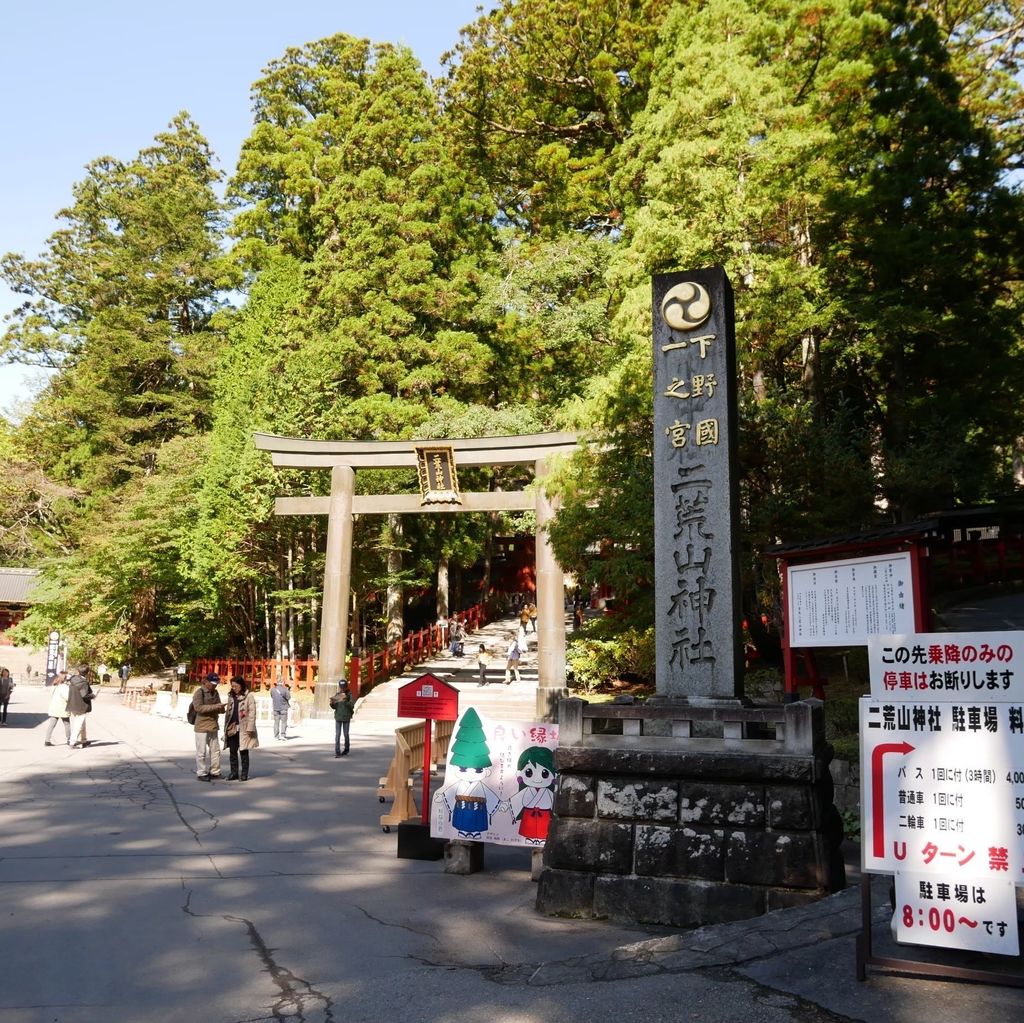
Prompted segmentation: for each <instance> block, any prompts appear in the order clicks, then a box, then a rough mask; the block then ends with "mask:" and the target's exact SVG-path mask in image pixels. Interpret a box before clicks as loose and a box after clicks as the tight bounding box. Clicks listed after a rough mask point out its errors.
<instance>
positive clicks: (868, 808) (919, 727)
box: [860, 697, 1024, 884]
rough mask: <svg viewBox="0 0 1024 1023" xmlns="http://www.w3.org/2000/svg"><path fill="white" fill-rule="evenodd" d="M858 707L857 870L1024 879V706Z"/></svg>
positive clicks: (865, 703)
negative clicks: (861, 836) (860, 836)
mask: <svg viewBox="0 0 1024 1023" xmlns="http://www.w3.org/2000/svg"><path fill="white" fill-rule="evenodd" d="M860 711H861V714H860V729H861V737H860V743H861V787H862V788H861V813H862V829H863V834H864V839H863V842H862V845H861V858H862V864H863V868H864V870H865V871H871V870H874V871H879V872H882V873H891V872H894V871H896V870H909V871H917V872H921V873H925V874H929V873H931V872H935V873H942V874H944V875H952V877H953V878H954V879H955V880H956V881H957V882H959V883H966V881H965V880H964V879H965V878H966V877H967V876H979V877H989V878H992V877H1003V878H1009V879H1010V880H1011V881H1013V882H1014V883H1015V884H1024V704H1008V703H981V702H979V703H974V702H968V701H964V702H962V703H955V704H950V703H938V702H935V703H924V702H921V703H893V702H890V703H887V702H885V701H881V700H875V699H873V698H871V697H864V698H863V699H862V700H861V704H860ZM961 875H963V876H962V877H961Z"/></svg>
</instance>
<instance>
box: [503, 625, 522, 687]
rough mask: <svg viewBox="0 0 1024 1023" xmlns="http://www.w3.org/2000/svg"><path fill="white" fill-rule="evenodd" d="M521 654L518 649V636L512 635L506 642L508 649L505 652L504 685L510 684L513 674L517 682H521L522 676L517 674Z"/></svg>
mask: <svg viewBox="0 0 1024 1023" xmlns="http://www.w3.org/2000/svg"><path fill="white" fill-rule="evenodd" d="M521 656H522V651H521V650H520V649H519V638H518V637H517V636H513V637H512V638H511V639H510V640H509V643H508V651H507V652H506V654H505V685H507V686H508V685H511V684H512V675H513V674H514V675H515V677H516V681H517V682H522V681H523V679H522V676H520V674H519V658H520V657H521Z"/></svg>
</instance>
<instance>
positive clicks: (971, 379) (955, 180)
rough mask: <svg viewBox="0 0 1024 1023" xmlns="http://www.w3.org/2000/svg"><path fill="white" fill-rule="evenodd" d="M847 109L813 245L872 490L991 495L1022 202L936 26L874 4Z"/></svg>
mask: <svg viewBox="0 0 1024 1023" xmlns="http://www.w3.org/2000/svg"><path fill="white" fill-rule="evenodd" d="M885 10H886V13H887V24H886V25H885V27H884V29H883V30H881V31H879V32H878V33H877V34H875V35H874V38H873V42H874V45H873V46H872V52H873V54H874V61H873V63H874V69H873V74H872V78H871V81H870V88H869V90H868V91H867V93H866V96H865V102H864V108H863V111H862V116H860V117H858V119H857V123H856V125H854V126H853V127H851V129H850V130H849V131H848V132H847V133H846V134H845V135H844V137H843V140H842V141H843V153H842V156H843V167H844V169H845V170H846V174H845V175H844V176H843V178H842V179H840V180H839V181H837V182H836V183H835V185H834V187H833V188H832V189H831V190H830V193H829V196H828V199H827V206H828V214H829V215H828V217H827V218H823V223H822V231H821V236H822V241H823V243H824V244H825V246H826V247H827V252H828V263H829V275H828V280H829V284H830V289H831V291H832V293H833V295H835V296H836V299H837V303H836V304H837V306H839V307H840V308H841V309H842V315H843V319H844V320H845V321H846V322H847V323H848V324H850V325H855V327H854V328H853V329H852V330H847V331H845V332H844V339H843V340H844V348H843V351H842V352H841V353H840V355H839V357H838V361H839V362H840V363H841V365H840V367H839V372H840V373H841V374H842V375H843V376H844V377H845V378H846V379H847V380H849V379H850V378H852V379H853V380H854V381H855V383H856V386H857V389H858V390H859V391H860V392H861V393H862V394H863V395H864V398H865V403H864V407H865V414H866V416H867V418H868V421H869V422H870V423H871V426H872V428H873V429H874V430H875V431H876V434H877V437H878V444H877V449H876V450H877V453H878V455H879V461H880V467H881V470H882V472H881V478H880V481H879V483H880V487H881V492H882V494H883V495H884V497H885V499H886V501H887V503H888V505H889V506H890V508H891V509H892V512H893V514H894V515H895V516H896V517H898V518H901V519H904V520H909V519H912V518H914V517H915V516H917V515H919V514H922V513H926V512H928V511H931V510H934V509H936V508H941V507H948V506H949V505H951V504H953V503H957V502H961V501H965V500H966V501H967V502H970V501H971V500H978V498H984V497H986V496H988V495H990V494H992V493H998V492H999V491H1001V490H1005V487H1006V482H1007V481H1006V479H1005V477H1004V478H1001V474H1004V473H1005V472H1006V471H1007V469H1008V466H1006V464H1005V463H1002V464H1001V459H1000V453H1001V452H1005V451H1007V450H1009V449H1010V447H1011V445H1012V444H1013V441H1014V438H1016V437H1017V436H1019V435H1020V432H1021V429H1022V420H1021V412H1020V409H1021V373H1022V369H1024V366H1022V363H1021V347H1020V336H1021V303H1020V296H1019V294H1017V295H1015V294H1014V291H1013V285H1014V283H1015V282H1016V281H1018V280H1019V278H1020V272H1021V268H1022V267H1021V258H1022V257H1021V254H1022V252H1024V233H1022V212H1024V208H1022V205H1021V196H1020V195H1019V194H1016V193H1014V192H1013V191H1011V189H1009V188H1007V187H1006V186H1004V185H1001V184H1000V180H1001V178H1002V175H1003V172H1004V170H1005V167H1004V166H1003V165H1001V164H1000V162H999V159H998V155H999V154H998V149H997V147H996V146H995V145H994V144H993V141H992V138H991V135H990V133H989V132H988V131H987V130H986V129H985V128H984V127H979V125H978V124H977V123H976V118H975V116H974V114H973V113H972V111H971V109H970V108H969V106H967V105H966V104H965V103H963V101H962V98H963V90H962V88H961V87H960V84H959V83H958V81H957V79H956V76H955V74H954V72H953V66H952V62H951V60H950V56H949V53H948V50H947V49H946V47H945V45H944V43H943V40H942V36H941V33H940V30H939V26H938V25H937V24H936V22H935V21H934V20H933V18H932V17H931V16H930V15H929V14H927V13H921V12H919V11H915V10H913V9H911V8H910V7H908V5H907V4H905V3H902V2H899V3H893V4H891V5H890V6H889V7H888V8H886V9H885Z"/></svg>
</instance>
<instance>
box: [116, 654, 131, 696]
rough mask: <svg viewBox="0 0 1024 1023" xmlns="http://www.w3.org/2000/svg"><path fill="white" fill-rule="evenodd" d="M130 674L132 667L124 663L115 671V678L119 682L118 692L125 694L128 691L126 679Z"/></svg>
mask: <svg viewBox="0 0 1024 1023" xmlns="http://www.w3.org/2000/svg"><path fill="white" fill-rule="evenodd" d="M131 673H132V666H131V665H130V664H129V663H128V662H127V661H125V662H124V664H122V665H121V667H120V668H118V669H117V677H118V678H119V679H120V680H121V687H120V689H119V690H118V692H121V693H123V692H126V691H127V689H128V679H129V677H130V676H131Z"/></svg>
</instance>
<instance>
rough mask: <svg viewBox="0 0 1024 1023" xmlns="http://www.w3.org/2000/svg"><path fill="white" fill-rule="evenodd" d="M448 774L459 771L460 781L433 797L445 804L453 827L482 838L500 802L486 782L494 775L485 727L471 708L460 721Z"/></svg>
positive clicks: (460, 831)
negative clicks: (487, 778) (490, 775)
mask: <svg viewBox="0 0 1024 1023" xmlns="http://www.w3.org/2000/svg"><path fill="white" fill-rule="evenodd" d="M448 762H449V771H451V769H452V768H453V767H455V768H458V774H457V779H458V780H457V781H456V782H455V783H454V784H452V785H446V786H445V787H444V788H443V789H441V791H440V792H438V794H437V795H436V796H435V797H434V798H435V800H436V799H441V800H442V801H443V802H444V806H445V809H446V810H447V811H448V813H449V815H450V817H451V822H452V827H453V828H454V829H455V830H456V831H457V832H458V833H459V834H460V835H461V836H462V837H463V838H480V837H481V835H482V834H483V833H484V832H485V831H486V830H487V829H488V827H489V826H490V823H491V817H492V816H493V815H494V811H495V810H496V809H497V808H498V805H499V803H500V802H501V799H500V798H499V796H498V794H497V793H496V792H494V790H493V789H491V788H489V787H488V786H486V785H484V783H483V779H484V778H486V777H487V776H488V775H489V774H490V773H491V751H490V750H489V749H488V747H487V740H486V738H485V737H484V730H483V725H482V724H481V723H480V717H479V715H478V714H477V712H476V711H475V710H474V709H473V708H472V707H470V708H469V710H467V711H466V713H465V714H463V715H462V719H461V720H460V722H459V727H458V731H456V733H455V742H454V743H453V745H452V749H451V755H450V756H449V761H448Z"/></svg>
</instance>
